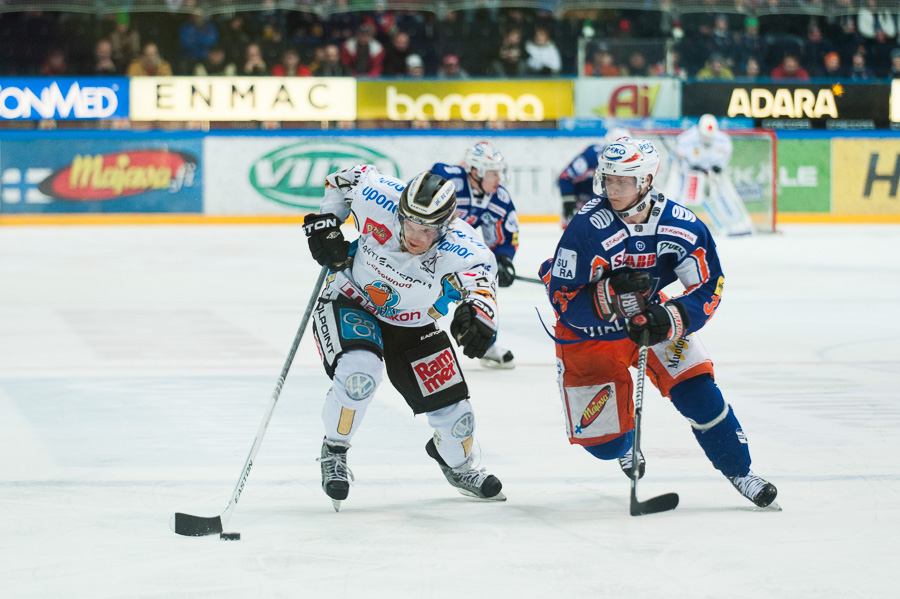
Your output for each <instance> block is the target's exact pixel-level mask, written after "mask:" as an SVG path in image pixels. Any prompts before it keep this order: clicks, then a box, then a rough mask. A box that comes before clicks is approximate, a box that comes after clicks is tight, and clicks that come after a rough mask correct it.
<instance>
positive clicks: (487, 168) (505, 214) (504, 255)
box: [431, 141, 519, 370]
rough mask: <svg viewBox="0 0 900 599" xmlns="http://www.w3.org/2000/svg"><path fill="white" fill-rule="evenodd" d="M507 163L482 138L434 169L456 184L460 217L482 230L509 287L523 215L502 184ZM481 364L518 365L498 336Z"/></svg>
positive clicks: (501, 282) (502, 280)
mask: <svg viewBox="0 0 900 599" xmlns="http://www.w3.org/2000/svg"><path fill="white" fill-rule="evenodd" d="M506 171H507V165H506V160H504V158H503V154H501V153H500V152H499V151H498V150H497V148H495V147H494V146H493V145H491V144H489V143H488V142H486V141H480V142H478V143H477V144H475V145H473V146H471V147H469V148H468V149H467V150H466V154H465V157H464V158H463V163H462V165H461V166H456V165H452V164H443V163H440V162H439V163H436V164H434V165H433V166H432V167H431V172H432V173H434V174H436V175H440V176H441V177H444V178H445V179H447V180H449V181H452V182H453V184H454V185H455V186H456V200H457V205H456V209H457V212H459V216H460V218H462V219H463V220H464V221H466V222H467V223H469V224H470V225H472V227H473V228H475V229H479V230H480V231H481V236H482V238H483V239H484V243H485V245H487V246H488V247H489V248H490V249H491V251H492V252H494V258H496V260H497V284H498V285H499V286H500V287H509V286H510V285H512V284H513V282H514V281H515V280H516V268H515V266H513V258H515V255H516V250H517V249H518V247H519V217H518V214H517V213H516V207H515V206H514V205H513V201H512V197H511V196H510V193H509V190H508V189H506V187H504V186H503V185H502V184H503V182H504V180H505V179H506ZM481 365H482V366H484V367H486V368H499V369H504V370H509V369H512V368H515V366H516V363H515V356H513V353H512V351H510V350H509V349H506V348H504V347H502V346H500V345H499V344H498V343H497V339H496V337H495V338H494V342H493V343H492V344H491V346H490V347H489V348H488V350H487V352H486V353H485V355H484V357H483V358H481Z"/></svg>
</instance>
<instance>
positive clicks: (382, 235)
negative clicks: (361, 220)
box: [363, 218, 393, 245]
mask: <svg viewBox="0 0 900 599" xmlns="http://www.w3.org/2000/svg"><path fill="white" fill-rule="evenodd" d="M366 233H368V234H370V235H371V236H372V237H374V238H375V241H377V242H378V243H380V244H381V245H384V244H385V243H386V242H387V240H388V239H390V238H391V237H392V236H393V235H392V234H391V232H390V231H389V230H388V228H387V227H386V226H384V225H382V224H381V223H376V222H375V221H373V220H372V219H371V218H367V219H366V224H365V226H364V227H363V235H365V234H366Z"/></svg>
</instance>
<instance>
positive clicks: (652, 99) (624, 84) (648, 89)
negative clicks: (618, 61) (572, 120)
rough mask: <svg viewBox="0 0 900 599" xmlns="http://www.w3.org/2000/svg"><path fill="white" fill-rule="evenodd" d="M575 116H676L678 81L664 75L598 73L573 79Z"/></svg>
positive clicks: (678, 98) (677, 113)
mask: <svg viewBox="0 0 900 599" xmlns="http://www.w3.org/2000/svg"><path fill="white" fill-rule="evenodd" d="M575 116H576V117H601V118H604V117H612V118H620V119H644V118H648V117H655V118H678V117H680V116H681V81H680V80H678V79H670V78H667V77H601V78H596V79H589V78H583V79H579V80H578V81H576V82H575Z"/></svg>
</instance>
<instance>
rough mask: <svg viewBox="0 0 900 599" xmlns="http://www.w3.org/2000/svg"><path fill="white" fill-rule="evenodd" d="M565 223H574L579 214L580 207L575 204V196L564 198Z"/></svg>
mask: <svg viewBox="0 0 900 599" xmlns="http://www.w3.org/2000/svg"><path fill="white" fill-rule="evenodd" d="M562 212H563V222H564V223H569V222H572V219H573V218H575V213H576V212H578V205H577V204H576V203H575V196H563V198H562Z"/></svg>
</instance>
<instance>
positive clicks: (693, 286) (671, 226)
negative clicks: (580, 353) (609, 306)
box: [540, 188, 725, 341]
mask: <svg viewBox="0 0 900 599" xmlns="http://www.w3.org/2000/svg"><path fill="white" fill-rule="evenodd" d="M649 193H650V195H651V197H652V198H653V200H654V204H653V207H652V208H651V211H650V218H649V220H648V222H646V223H644V224H636V225H630V224H626V223H625V222H624V221H623V220H622V219H621V218H619V216H618V215H617V214H616V213H615V212H614V211H613V209H612V207H611V206H610V204H609V201H608V200H607V199H606V197H605V196H601V197H597V198H594V199H592V200H591V201H590V202H588V203H587V204H585V206H584V207H583V208H582V209H581V210H580V211H579V212H578V214H577V215H576V216H575V218H574V219H572V222H571V223H570V224H569V226H568V227H567V228H566V229H565V231H564V232H563V235H562V238H560V240H559V244H558V245H557V247H556V256H555V257H554V258H552V259H548V260H547V261H546V262H544V263H543V264H542V265H541V267H540V275H541V279H543V281H544V282H545V284H546V285H547V293H548V295H549V297H550V303H551V304H552V305H553V309H554V311H555V312H556V314H557V317H558V318H559V320H560V322H562V324H564V325H565V326H566V327H568V328H569V329H571V330H572V332H573V333H575V334H576V335H577V336H579V337H581V338H582V339H593V340H598V341H599V340H610V341H613V340H616V339H622V338H624V337H626V334H625V319H622V318H619V319H616V320H614V321H613V322H611V323H607V322H604V321H601V320H600V319H599V318H597V317H596V316H595V315H594V311H593V308H592V302H593V292H592V289H591V287H590V286H588V283H590V282H592V281H597V280H599V279H601V278H604V277H608V276H609V275H610V273H611V272H612V271H615V270H620V269H621V270H644V271H647V272H648V273H650V275H651V276H652V277H653V281H654V286H653V290H652V295H651V298H652V302H653V303H655V302H659V301H663V300H664V299H665V296H662V295H661V294H660V291H661V290H662V289H664V288H665V287H666V286H668V285H669V284H670V283H673V282H675V281H676V280H678V281H680V283H681V284H682V285H683V286H684V293H683V294H682V295H679V296H677V297H673V298H670V299H677V300H678V301H679V302H680V303H681V304H682V305H683V306H684V307H685V309H686V310H687V313H688V316H689V318H690V326H689V327H688V330H687V333H686V334H689V333H694V332H696V331H698V330H699V329H700V328H702V327H703V325H704V324H706V322H707V321H708V320H709V319H710V318H711V317H712V315H713V313H714V312H715V310H716V308H717V307H718V305H719V301H720V299H721V296H722V286H723V285H724V282H725V277H724V275H723V274H722V268H721V266H720V265H719V257H718V255H717V253H716V244H715V242H714V241H713V238H712V236H711V235H710V233H709V229H707V228H706V225H704V224H703V222H701V221H700V219H698V218H697V216H696V215H695V214H694V213H693V212H691V211H690V210H688V209H687V208H685V207H684V206H681V205H680V204H678V203H677V202H673V201H672V200H669V199H667V198H665V197H664V196H663V195H662V194H661V193H660V192H659V191H657V190H656V189H653V188H651V189H650V192H649Z"/></svg>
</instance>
